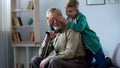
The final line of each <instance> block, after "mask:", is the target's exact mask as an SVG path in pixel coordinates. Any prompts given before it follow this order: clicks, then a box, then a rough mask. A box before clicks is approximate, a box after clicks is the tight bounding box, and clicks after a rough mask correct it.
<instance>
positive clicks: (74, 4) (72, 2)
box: [65, 0, 79, 9]
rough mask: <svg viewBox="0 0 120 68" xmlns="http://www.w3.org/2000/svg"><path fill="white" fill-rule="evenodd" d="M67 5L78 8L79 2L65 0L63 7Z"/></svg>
mask: <svg viewBox="0 0 120 68" xmlns="http://www.w3.org/2000/svg"><path fill="white" fill-rule="evenodd" d="M67 7H72V8H75V9H78V7H79V2H78V1H77V0H67V2H66V3H65V8H67Z"/></svg>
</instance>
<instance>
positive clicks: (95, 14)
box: [40, 0, 120, 57]
mask: <svg viewBox="0 0 120 68" xmlns="http://www.w3.org/2000/svg"><path fill="white" fill-rule="evenodd" d="M65 1H66V0H60V1H59V0H40V24H41V28H40V31H41V39H43V38H44V33H45V31H47V30H48V28H47V23H46V18H45V12H46V11H47V9H48V8H50V7H58V8H60V9H61V10H62V13H63V15H64V16H65V9H64V2H65ZM107 1H108V0H106V4H105V5H92V6H88V5H86V0H79V2H80V11H81V12H82V13H84V14H85V16H86V17H87V20H88V23H89V25H90V27H91V28H92V29H93V30H94V31H95V32H96V33H97V35H98V36H99V37H100V40H101V44H102V46H103V50H104V52H105V55H107V56H109V57H112V55H113V52H114V49H115V47H116V46H117V45H118V43H119V42H120V36H119V35H120V30H119V29H120V27H119V26H120V3H119V4H108V2H107Z"/></svg>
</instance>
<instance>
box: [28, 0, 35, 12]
mask: <svg viewBox="0 0 120 68" xmlns="http://www.w3.org/2000/svg"><path fill="white" fill-rule="evenodd" d="M27 9H28V10H34V2H33V1H32V0H31V1H29V3H28V6H27Z"/></svg>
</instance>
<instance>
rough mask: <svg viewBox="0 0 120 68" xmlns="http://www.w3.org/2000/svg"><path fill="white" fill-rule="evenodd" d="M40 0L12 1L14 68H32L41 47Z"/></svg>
mask: <svg viewBox="0 0 120 68" xmlns="http://www.w3.org/2000/svg"><path fill="white" fill-rule="evenodd" d="M39 29H40V22H39V0H11V44H12V46H13V52H14V68H31V63H30V62H31V58H32V57H33V56H35V55H38V50H39V46H40V30H39Z"/></svg>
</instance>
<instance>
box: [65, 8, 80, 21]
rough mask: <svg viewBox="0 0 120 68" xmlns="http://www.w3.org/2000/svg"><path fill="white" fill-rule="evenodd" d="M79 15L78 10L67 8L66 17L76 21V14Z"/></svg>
mask: <svg viewBox="0 0 120 68" xmlns="http://www.w3.org/2000/svg"><path fill="white" fill-rule="evenodd" d="M77 13H78V10H77V9H75V8H71V7H67V8H66V15H67V16H68V17H69V18H72V19H74V18H75V17H76V14H77Z"/></svg>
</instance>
